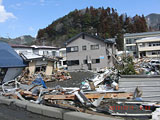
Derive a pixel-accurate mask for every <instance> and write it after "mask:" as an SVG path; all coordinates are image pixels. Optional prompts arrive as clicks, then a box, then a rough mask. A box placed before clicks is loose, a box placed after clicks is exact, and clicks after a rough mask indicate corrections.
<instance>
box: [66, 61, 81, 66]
mask: <svg viewBox="0 0 160 120" xmlns="http://www.w3.org/2000/svg"><path fill="white" fill-rule="evenodd" d="M67 65H68V66H74V65H79V60H68V61H67Z"/></svg>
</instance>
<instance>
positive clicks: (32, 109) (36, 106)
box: [27, 103, 42, 114]
mask: <svg viewBox="0 0 160 120" xmlns="http://www.w3.org/2000/svg"><path fill="white" fill-rule="evenodd" d="M41 106H42V105H39V104H34V103H28V104H27V110H28V111H30V112H33V113H37V114H42V107H41Z"/></svg>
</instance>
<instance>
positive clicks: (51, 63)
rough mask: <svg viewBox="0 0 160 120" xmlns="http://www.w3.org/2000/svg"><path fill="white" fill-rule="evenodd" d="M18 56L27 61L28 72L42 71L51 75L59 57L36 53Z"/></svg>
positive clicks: (31, 73)
mask: <svg viewBox="0 0 160 120" xmlns="http://www.w3.org/2000/svg"><path fill="white" fill-rule="evenodd" d="M20 56H21V57H22V58H23V59H24V60H25V61H26V62H28V70H29V74H30V75H33V74H35V73H37V72H44V73H45V75H48V76H50V75H52V74H53V70H54V69H56V67H57V64H58V61H59V59H60V58H57V57H54V58H53V57H45V56H40V55H36V54H34V53H33V54H23V53H21V54H20Z"/></svg>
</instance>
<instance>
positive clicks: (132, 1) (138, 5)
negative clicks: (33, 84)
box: [0, 0, 160, 38]
mask: <svg viewBox="0 0 160 120" xmlns="http://www.w3.org/2000/svg"><path fill="white" fill-rule="evenodd" d="M159 5H160V0H0V37H10V38H16V37H19V36H22V35H31V36H33V37H36V35H37V32H38V30H39V29H43V28H45V27H47V26H48V25H49V24H51V23H52V22H53V21H55V20H56V19H58V18H60V17H63V16H64V15H67V14H68V13H69V12H71V11H73V10H75V9H84V8H86V7H90V6H93V7H95V8H98V7H102V6H103V7H104V8H107V7H111V8H114V9H116V10H117V12H118V13H119V14H123V13H126V14H127V15H128V16H131V17H132V16H134V15H136V14H138V15H142V14H144V15H145V16H146V15H148V14H150V13H158V14H160V7H159Z"/></svg>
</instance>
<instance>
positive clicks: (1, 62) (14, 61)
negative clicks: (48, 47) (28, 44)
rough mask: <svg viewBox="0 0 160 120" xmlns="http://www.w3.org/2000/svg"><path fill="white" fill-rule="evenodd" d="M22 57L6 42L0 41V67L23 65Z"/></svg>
mask: <svg viewBox="0 0 160 120" xmlns="http://www.w3.org/2000/svg"><path fill="white" fill-rule="evenodd" d="M25 66H26V64H25V63H24V62H23V59H22V58H21V57H20V56H19V55H18V54H17V53H16V52H15V51H14V49H13V48H11V47H10V46H9V45H8V44H7V43H5V42H1V41H0V68H11V67H25Z"/></svg>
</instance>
